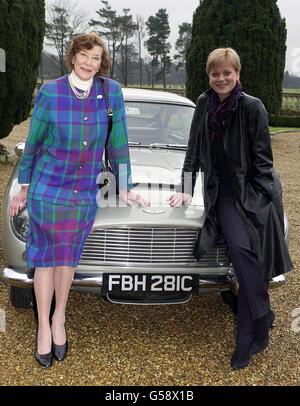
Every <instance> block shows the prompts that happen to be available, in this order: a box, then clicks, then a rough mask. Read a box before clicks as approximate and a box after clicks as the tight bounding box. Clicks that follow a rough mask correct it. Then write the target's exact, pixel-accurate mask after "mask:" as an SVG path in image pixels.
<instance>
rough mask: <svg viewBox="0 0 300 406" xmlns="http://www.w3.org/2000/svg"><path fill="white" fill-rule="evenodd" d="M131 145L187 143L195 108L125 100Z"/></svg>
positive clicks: (157, 145)
mask: <svg viewBox="0 0 300 406" xmlns="http://www.w3.org/2000/svg"><path fill="white" fill-rule="evenodd" d="M125 107H126V117H127V127H128V141H129V144H130V145H131V146H134V145H137V146H138V145H146V146H154V147H163V146H164V145H169V146H174V147H176V146H181V147H184V146H186V145H187V143H188V138H189V131H190V126H191V122H192V118H193V113H194V107H193V106H182V105H177V104H163V103H146V102H126V103H125Z"/></svg>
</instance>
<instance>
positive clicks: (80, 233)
mask: <svg viewBox="0 0 300 406" xmlns="http://www.w3.org/2000/svg"><path fill="white" fill-rule="evenodd" d="M104 86H105V88H106V93H107V95H108V99H109V104H110V107H111V109H112V110H113V126H112V131H111V134H110V137H109V142H108V153H109V159H110V163H111V166H112V168H113V171H114V174H115V176H116V182H118V183H117V184H119V187H121V188H122V189H123V188H124V189H126V190H127V189H130V188H131V186H130V182H129V179H130V178H131V169H130V159H129V151H128V139H127V126H126V115H125V107H124V100H123V94H122V90H121V86H120V84H119V83H118V82H116V81H114V80H112V79H108V78H105V85H104ZM107 129H108V117H107V106H106V101H105V96H104V93H103V85H102V81H101V79H100V78H99V77H94V81H93V85H92V88H91V91H90V94H89V96H88V97H87V98H86V99H79V98H77V97H76V96H75V94H74V93H73V91H72V89H71V87H70V84H69V81H68V75H65V76H63V77H61V78H58V79H56V80H53V81H50V82H49V83H46V84H44V85H43V86H42V88H41V89H40V91H39V93H38V95H37V98H36V102H35V107H34V110H33V114H32V118H31V125H30V131H29V135H28V137H27V141H26V145H25V149H24V153H23V155H22V158H21V160H20V163H19V172H18V182H19V183H20V184H24V183H28V184H30V185H29V189H28V194H27V209H28V214H29V231H28V235H27V241H26V255H27V263H28V267H30V268H34V267H54V266H70V267H76V266H77V264H78V262H79V259H80V257H81V253H82V250H83V248H84V244H85V241H86V238H87V237H88V235H89V233H90V231H91V228H92V226H93V222H94V218H95V214H96V211H97V209H98V206H97V201H96V195H97V192H98V190H99V187H98V185H97V183H96V179H97V176H98V175H99V173H100V172H101V170H102V155H103V150H104V147H105V141H106V137H107ZM120 164H122V165H121V168H123V171H122V172H120V171H119V165H120Z"/></svg>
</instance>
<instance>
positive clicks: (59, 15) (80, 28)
mask: <svg viewBox="0 0 300 406" xmlns="http://www.w3.org/2000/svg"><path fill="white" fill-rule="evenodd" d="M86 20H87V13H85V12H83V11H80V10H79V7H78V3H77V2H72V3H70V2H68V1H66V0H56V1H55V2H54V3H52V4H50V5H49V6H48V7H47V14H46V21H47V22H46V33H45V36H46V38H47V39H48V41H49V42H48V43H46V45H49V46H52V47H54V48H55V49H56V52H57V54H58V58H59V63H60V73H61V75H63V74H64V73H65V72H66V67H65V55H66V50H67V48H68V46H69V44H70V42H71V40H72V38H73V37H74V36H75V35H77V34H81V33H83V32H85V31H86V30H87V27H88V25H87V22H86Z"/></svg>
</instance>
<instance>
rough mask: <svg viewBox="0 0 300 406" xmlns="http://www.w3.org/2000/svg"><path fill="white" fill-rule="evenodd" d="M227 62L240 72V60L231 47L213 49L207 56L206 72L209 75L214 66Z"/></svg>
mask: <svg viewBox="0 0 300 406" xmlns="http://www.w3.org/2000/svg"><path fill="white" fill-rule="evenodd" d="M224 64H228V65H231V66H233V68H234V69H235V70H236V71H237V72H240V70H241V60H240V57H239V55H238V53H237V52H236V51H235V50H234V49H232V48H217V49H215V50H213V51H212V52H211V53H210V54H209V55H208V58H207V63H206V72H207V74H208V75H209V74H210V72H211V71H212V69H214V68H215V67H216V66H219V65H224Z"/></svg>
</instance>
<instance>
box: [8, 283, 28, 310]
mask: <svg viewBox="0 0 300 406" xmlns="http://www.w3.org/2000/svg"><path fill="white" fill-rule="evenodd" d="M10 301H11V303H12V304H13V306H15V307H16V308H17V309H30V308H31V307H33V302H34V299H33V289H27V288H17V287H15V286H11V287H10Z"/></svg>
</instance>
